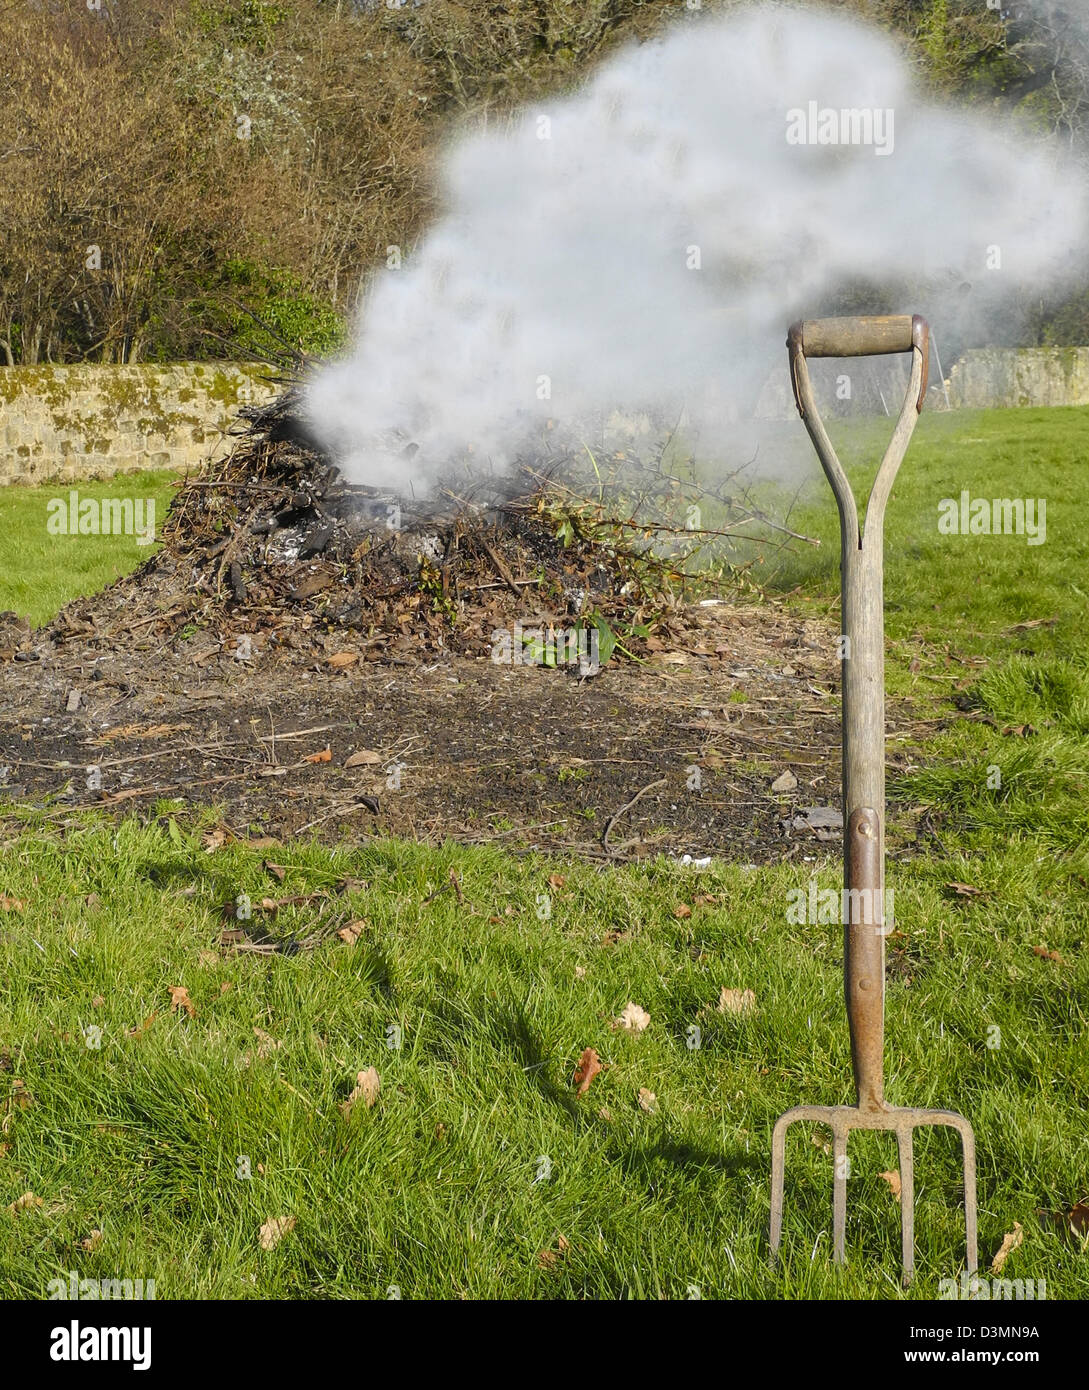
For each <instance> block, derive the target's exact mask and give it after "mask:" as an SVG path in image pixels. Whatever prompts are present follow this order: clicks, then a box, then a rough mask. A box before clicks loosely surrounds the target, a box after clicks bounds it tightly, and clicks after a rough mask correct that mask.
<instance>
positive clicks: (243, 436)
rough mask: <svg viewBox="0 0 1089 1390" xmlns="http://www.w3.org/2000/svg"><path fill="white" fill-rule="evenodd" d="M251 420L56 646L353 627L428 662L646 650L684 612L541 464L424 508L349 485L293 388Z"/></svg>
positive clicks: (321, 643)
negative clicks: (515, 642) (156, 545)
mask: <svg viewBox="0 0 1089 1390" xmlns="http://www.w3.org/2000/svg"><path fill="white" fill-rule="evenodd" d="M240 414H241V416H242V417H243V419H244V424H243V425H241V426H240V429H241V431H242V432H241V433H240V436H239V439H238V443H237V445H236V447H235V448H234V449H233V451H232V452H231V453H230V455H229V456H228V457H226V458H225V459H224V460H223V461H222V462H221V463H218V464H216V465H214V466H211V467H209V468H208V469H207V470H206V471H205V472H203V473H202V474H201V475H199V476H195V477H189V478H187V479H186V480H185V481H184V482H183V483H181V484H180V485H179V490H178V494H177V496H176V498H175V499H174V500H173V502H172V503H171V506H170V510H169V512H168V514H167V517H166V520H165V522H164V525H163V528H162V535H161V540H162V547H161V549H160V550H159V551H157V553H156V554H155V555H154V556H152V557H151V558H150V559H149V560H148V561H147V562H146V563H145V564H144V565H142V566H141V567H140V568H139V569H138V570H137V571H135V572H134V573H133V574H132V575H129V576H128V577H126V578H125V579H122V580H120V581H118V583H116V584H114V585H113V586H111V588H110V589H108V590H106V591H105V592H104V593H102V594H100V595H97V596H96V597H95V598H92V599H90V600H86V601H80V602H78V603H76V604H72V605H70V606H69V607H68V608H67V609H65V610H64V611H63V612H62V613H61V614H60V615H59V616H58V617H57V619H56V620H55V621H54V623H53V624H52V625H51V627H50V629H49V636H50V638H51V639H52V640H53V641H54V642H65V641H71V640H73V639H78V640H80V641H81V642H83V643H89V644H90V645H92V646H93V645H96V644H97V643H101V642H105V641H107V640H108V641H110V642H113V643H115V644H116V643H118V642H120V641H121V640H122V638H123V636H124V634H125V633H127V632H134V633H138V634H139V636H140V638H141V642H142V643H146V641H147V639H149V638H161V639H165V640H166V642H168V643H171V644H172V645H177V643H178V642H181V641H185V640H186V639H187V638H188V637H190V636H192V635H193V633H194V631H195V630H198V629H205V628H208V629H211V630H212V631H213V632H217V631H218V632H220V633H222V634H224V643H225V644H226V639H227V635H228V634H229V636H230V640H231V641H232V642H233V643H234V644H236V645H237V643H238V642H239V641H241V640H243V639H244V637H245V636H246V635H247V634H262V637H261V645H262V646H263V647H264V646H266V645H267V642H268V640H271V642H272V643H273V644H276V645H282V646H288V647H294V648H296V649H298V648H301V647H306V646H307V645H312V646H317V647H327V646H328V641H329V638H331V637H332V636H333V635H334V634H337V639H336V642H334V645H337V643H341V645H344V646H348V647H350V648H351V649H352V650H353V651H354V652H355V653H357V656H358V659H362V660H370V661H405V660H409V661H412V660H422V659H434V658H435V657H438V656H441V655H443V654H457V655H469V656H482V655H485V654H488V653H492V652H494V648H495V639H494V634H495V633H496V632H497V630H498V631H501V632H508V633H510V632H514V633H516V634H518V635H519V641H520V644H521V645H520V646H519V648H518V649H517V655H516V656H515V660H518V661H523V660H524V661H534V660H535V659H539V657H540V653H541V651H542V650H543V651H544V652H545V653H547V652H549V651H550V650H551V648H550V646H549V634H555V632H556V631H557V629H559V630H561V631H562V632H565V633H567V634H568V639H567V640H568V641H570V633H571V632H574V631H581V630H587V631H589V630H591V629H592V630H595V631H598V632H602V631H607V632H608V634H609V648H610V650H612V648H613V639H614V638H616V637H620V636H621V635H622V647H623V649H626V650H627V651H628V652H629V653H630V654H632V655H638V654H639V652H640V651H641V650H642V649H643V644H644V642H645V640H646V638H647V637H648V636H649V635H650V633H651V631H652V630H653V628H654V627H655V626H656V625H657V624H658V623H659V622H660V621H661V619H662V617H663V614H664V612H665V610H666V609H668V608H669V606H670V598H669V594H668V588H669V584H668V580H669V573H670V572H669V566H668V565H667V564H665V563H663V564H661V565H655V564H654V562H652V561H650V560H649V559H648V556H647V554H646V553H645V552H641V551H640V550H638V549H636V548H629V547H628V546H626V545H625V544H624V543H623V540H622V539H620V540H617V541H615V542H613V541H609V542H603V541H602V539H601V538H600V536H593V535H588V534H585V533H583V531H582V530H581V529H580V527H579V526H578V523H577V520H575V521H574V523H573V522H572V519H571V518H570V517H569V516H568V515H566V514H564V515H562V516H561V513H560V512H559V511H558V510H557V507H558V504H557V502H556V495H555V494H554V493H552V492H550V489H549V487H548V485H547V483H546V482H545V481H544V480H543V479H542V476H541V474H540V473H538V472H536V471H533V470H531V469H529V468H524V469H522V470H520V471H518V472H515V473H513V474H511V475H510V476H509V477H507V478H506V479H505V480H504V481H503V483H502V484H501V486H499V487H497V488H496V489H493V491H492V492H491V493H490V494H488V495H487V496H482V495H480V494H479V492H478V494H477V495H475V496H472V497H469V498H466V497H459V496H456V495H454V494H453V493H452V492H451V491H449V490H442V489H440V490H439V491H438V493H437V494H436V495H435V496H433V497H432V498H431V499H429V500H428V501H427V502H420V501H415V500H413V499H412V498H405V497H400V496H397V495H395V494H393V493H389V492H381V491H378V490H376V489H373V488H368V487H363V486H359V485H353V484H349V483H347V482H346V481H345V480H344V478H343V477H342V475H341V474H340V472H339V470H338V468H337V466H336V464H335V462H334V461H333V460H332V459H331V458H330V457H329V456H328V455H326V454H324V453H323V452H322V451H321V449H320V447H319V446H318V445H316V444H315V443H313V441H312V440H310V439H309V438H308V437H307V435H306V433H305V431H304V429H303V427H302V426H301V425H300V424H299V418H300V417H299V412H298V393H297V390H296V389H294V388H291V389H289V390H287V391H286V392H285V393H284V394H282V395H281V396H280V397H279V398H277V399H276V400H275V401H273V402H272V403H271V404H268V405H265V406H260V407H245V408H243V410H242V411H241V412H240ZM538 629H539V635H538V636H537V637H536V638H535V637H534V636H533V635H532V634H533V633H534V632H535V631H537V630H538ZM525 633H529V634H530V636H528V637H527V636H524V635H522V634H525ZM345 635H348V636H349V637H350V641H343V638H344V637H345ZM541 635H543V637H544V641H543V644H542V643H541V640H540V636H541ZM535 653H536V656H535ZM544 659H545V660H546V661H547V656H545V658H544ZM548 664H552V663H551V662H549V663H548Z"/></svg>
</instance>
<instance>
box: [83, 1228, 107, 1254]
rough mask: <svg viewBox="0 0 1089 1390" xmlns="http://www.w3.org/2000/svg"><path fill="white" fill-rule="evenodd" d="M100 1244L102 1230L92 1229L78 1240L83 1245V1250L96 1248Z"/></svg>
mask: <svg viewBox="0 0 1089 1390" xmlns="http://www.w3.org/2000/svg"><path fill="white" fill-rule="evenodd" d="M101 1244H102V1232H101V1231H99V1230H97V1229H96V1230H93V1231H92V1232H91V1234H90V1235H89V1236H84V1237H83V1239H82V1240H81V1241H80V1245H82V1246H83V1248H84V1250H97V1249H98V1247H99V1246H100V1245H101Z"/></svg>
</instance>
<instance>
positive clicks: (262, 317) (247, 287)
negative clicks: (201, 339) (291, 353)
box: [217, 259, 347, 359]
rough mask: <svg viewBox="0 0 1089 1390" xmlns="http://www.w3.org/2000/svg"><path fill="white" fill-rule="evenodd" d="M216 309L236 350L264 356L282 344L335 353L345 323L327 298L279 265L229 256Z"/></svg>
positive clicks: (309, 351) (341, 341) (344, 332)
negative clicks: (317, 293) (263, 263)
mask: <svg viewBox="0 0 1089 1390" xmlns="http://www.w3.org/2000/svg"><path fill="white" fill-rule="evenodd" d="M217 313H218V316H219V317H220V320H221V322H222V324H223V328H224V330H225V334H226V335H227V336H229V338H230V340H231V342H232V344H234V346H235V348H236V350H237V351H238V353H240V354H241V355H243V356H245V357H253V358H257V359H265V358H268V357H270V356H274V355H276V353H277V350H278V349H280V350H283V349H284V348H285V347H286V348H288V349H289V350H294V349H297V350H299V351H302V352H304V353H307V354H312V355H315V356H325V355H328V354H330V353H333V352H336V351H337V349H338V348H340V347H341V346H342V345H343V344H344V341H345V338H346V335H347V324H346V322H345V320H344V318H343V316H342V315H341V314H339V313H338V312H337V310H336V309H335V308H334V307H333V305H332V304H331V303H330V302H329V301H328V300H326V299H323V298H322V297H320V296H319V295H316V294H312V293H310V292H308V291H307V290H306V289H305V287H304V286H303V283H302V281H301V279H300V278H299V277H298V276H297V275H294V274H292V273H291V271H289V270H284V269H283V268H281V267H275V266H261V265H258V264H256V263H255V262H253V261H247V260H242V259H233V260H230V261H228V262H227V264H226V265H225V266H224V267H223V297H222V300H221V302H220V304H219V305H218V306H217Z"/></svg>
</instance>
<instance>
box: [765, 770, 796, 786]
mask: <svg viewBox="0 0 1089 1390" xmlns="http://www.w3.org/2000/svg"><path fill="white" fill-rule="evenodd" d="M797 785H798V779H797V777H795V776H794V774H793V772H791V770H790V768H789V767H788V768H787V770H786V771H785V772H781V773H780V774H779V776H778V777H776V779H775V781H774V782H772V784H771V789H772V791H773V792H792V791H793V790H794V788H795V787H796V786H797Z"/></svg>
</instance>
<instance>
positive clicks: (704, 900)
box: [692, 893, 718, 907]
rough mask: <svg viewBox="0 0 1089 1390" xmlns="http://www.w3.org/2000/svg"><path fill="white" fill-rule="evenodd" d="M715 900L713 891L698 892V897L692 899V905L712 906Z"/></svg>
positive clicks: (716, 899)
mask: <svg viewBox="0 0 1089 1390" xmlns="http://www.w3.org/2000/svg"><path fill="white" fill-rule="evenodd" d="M717 902H718V898H716V897H715V895H714V893H700V894H699V896H698V897H695V898H693V899H692V906H693V907H714V906H715V905H716V903H717Z"/></svg>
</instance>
